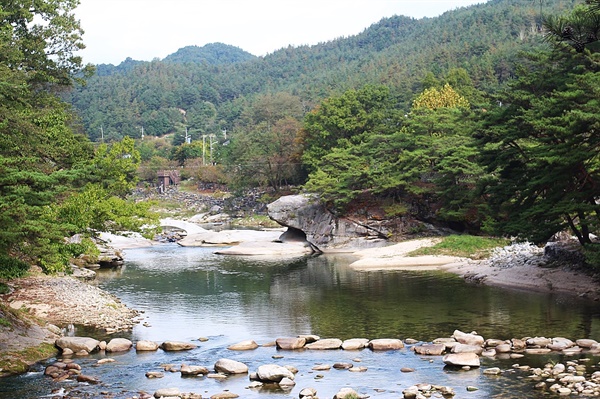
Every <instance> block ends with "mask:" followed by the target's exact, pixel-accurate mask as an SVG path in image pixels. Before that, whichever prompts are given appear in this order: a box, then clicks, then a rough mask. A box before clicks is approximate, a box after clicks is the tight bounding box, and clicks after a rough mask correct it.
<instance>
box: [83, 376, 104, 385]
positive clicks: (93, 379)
mask: <svg viewBox="0 0 600 399" xmlns="http://www.w3.org/2000/svg"><path fill="white" fill-rule="evenodd" d="M77 382H86V383H88V384H93V385H95V384H98V383H100V380H98V379H97V378H96V377H92V376H90V375H85V374H79V375H78V376H77Z"/></svg>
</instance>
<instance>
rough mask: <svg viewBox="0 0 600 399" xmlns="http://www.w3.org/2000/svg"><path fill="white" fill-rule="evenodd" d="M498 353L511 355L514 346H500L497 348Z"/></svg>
mask: <svg viewBox="0 0 600 399" xmlns="http://www.w3.org/2000/svg"><path fill="white" fill-rule="evenodd" d="M495 349H496V353H510V351H512V346H511V345H510V344H500V345H497V346H496V348H495Z"/></svg>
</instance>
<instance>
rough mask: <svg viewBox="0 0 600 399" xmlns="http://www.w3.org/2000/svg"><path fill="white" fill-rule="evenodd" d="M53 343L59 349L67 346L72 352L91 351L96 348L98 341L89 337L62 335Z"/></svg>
mask: <svg viewBox="0 0 600 399" xmlns="http://www.w3.org/2000/svg"><path fill="white" fill-rule="evenodd" d="M55 344H56V346H57V347H59V348H60V349H61V350H64V349H67V348H68V349H70V350H72V351H73V352H74V353H77V352H81V351H86V352H87V353H91V352H94V351H95V350H97V349H98V347H99V345H100V341H98V340H96V339H94V338H89V337H62V338H59V339H57V340H56V342H55Z"/></svg>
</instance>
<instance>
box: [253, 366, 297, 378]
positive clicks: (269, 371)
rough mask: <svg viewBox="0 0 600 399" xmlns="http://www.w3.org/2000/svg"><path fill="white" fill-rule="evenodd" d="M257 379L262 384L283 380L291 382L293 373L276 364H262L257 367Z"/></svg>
mask: <svg viewBox="0 0 600 399" xmlns="http://www.w3.org/2000/svg"><path fill="white" fill-rule="evenodd" d="M256 374H257V376H258V379H259V380H260V381H263V382H279V381H281V380H282V379H284V378H289V379H290V380H293V379H294V378H295V376H294V373H292V372H291V371H290V370H288V369H287V368H285V367H282V366H278V365H276V364H264V365H262V366H259V367H258V370H257V372H256Z"/></svg>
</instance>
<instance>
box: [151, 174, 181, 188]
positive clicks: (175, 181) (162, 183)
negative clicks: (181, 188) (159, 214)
mask: <svg viewBox="0 0 600 399" xmlns="http://www.w3.org/2000/svg"><path fill="white" fill-rule="evenodd" d="M156 175H157V176H158V191H159V192H161V193H164V192H165V190H166V189H167V188H168V187H169V186H177V185H179V182H180V181H181V177H179V171H178V170H159V171H158V172H156Z"/></svg>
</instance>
